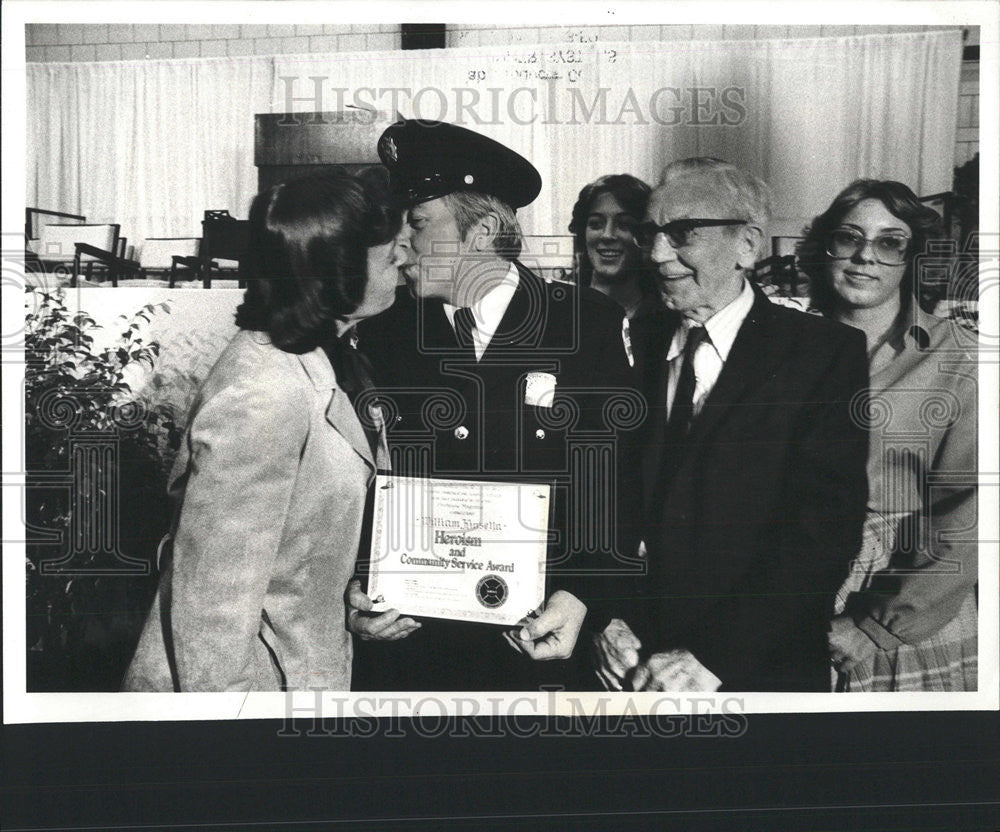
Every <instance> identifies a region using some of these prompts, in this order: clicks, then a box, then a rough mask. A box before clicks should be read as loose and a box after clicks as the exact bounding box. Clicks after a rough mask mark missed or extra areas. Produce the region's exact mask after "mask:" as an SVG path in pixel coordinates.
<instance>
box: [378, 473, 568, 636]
mask: <svg viewBox="0 0 1000 832" xmlns="http://www.w3.org/2000/svg"><path fill="white" fill-rule="evenodd" d="M550 490H551V487H550V486H549V485H545V484H541V485H539V484H535V483H530V484H529V483H509V482H488V481H470V480H446V479H432V478H420V477H394V476H388V475H382V474H380V475H379V476H378V477H377V478H376V480H375V517H374V524H373V528H372V547H371V568H370V571H369V579H368V594H369V596H370V597H371V598H372V600H373V601H374V602H375V607H374V609H375V611H376V612H382V611H384V610H387V609H396V610H399V611H400V612H401V613H404V614H407V615H417V616H427V617H431V618H450V619H455V620H459V621H477V622H483V623H489V624H502V625H506V626H510V625H513V624H516V623H517V622H518V621H520V620H521V619H522V618H524V616H526V615H527V614H528V613H529V612H531V611H533V610H534V609H536V608H537V607H538V606H539V605H540V604H541V603H542V601H543V600H544V597H545V596H544V593H545V556H546V541H547V538H548V527H549V498H550Z"/></svg>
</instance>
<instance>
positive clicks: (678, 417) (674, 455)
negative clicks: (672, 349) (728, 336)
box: [659, 326, 708, 493]
mask: <svg viewBox="0 0 1000 832" xmlns="http://www.w3.org/2000/svg"><path fill="white" fill-rule="evenodd" d="M707 340H708V332H706V331H705V327H703V326H696V327H692V328H691V329H690V330H689V331H688V337H687V342H686V343H685V344H684V359H683V363H682V364H681V372H680V376H679V377H678V379H677V391H676V392H675V393H674V402H673V405H672V406H671V408H670V418H669V419H668V420H667V427H666V430H665V431H664V435H663V457H662V461H661V463H660V464H661V468H660V481H659V488H660V489H661V493H666V492H665V491H662V489H665V488H666V487H667V486H668V485H669V483H670V481H671V480H672V479H673V476H674V474H675V473H676V471H677V467H678V466H679V465H680V462H681V460H682V459H683V457H684V450H685V449H684V440H685V437H686V436H687V433H688V431H689V430H690V428H691V421H692V418H693V416H694V388H695V381H696V379H695V375H694V354H695V352H697V350H698V347H699V345H700V344H702V343H704V342H705V341H707ZM664 369H666V368H664Z"/></svg>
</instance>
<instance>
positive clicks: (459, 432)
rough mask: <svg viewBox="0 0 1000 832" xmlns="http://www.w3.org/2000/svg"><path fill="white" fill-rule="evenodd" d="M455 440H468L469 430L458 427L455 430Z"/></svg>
mask: <svg viewBox="0 0 1000 832" xmlns="http://www.w3.org/2000/svg"><path fill="white" fill-rule="evenodd" d="M455 438H456V439H468V438H469V429H468V428H467V427H466V426H465V425H459V426H458V427H457V428H455Z"/></svg>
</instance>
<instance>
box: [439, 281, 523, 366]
mask: <svg viewBox="0 0 1000 832" xmlns="http://www.w3.org/2000/svg"><path fill="white" fill-rule="evenodd" d="M519 280H520V278H519V276H518V273H517V267H516V266H515V265H514V264H513V263H511V264H510V269H509V270H508V271H507V274H506V275H504V278H503V280H501V281H499V282H498V283H497V285H496V286H494V287H493V288H492V289H490V290H489V291H488V292H486V294H484V295H483V296H482V297H481V298H479V300H477V301H476V302H475V303H474V304H473V305H472V306H470V307H469V308H470V310H471V311H472V318H473V320H474V321H475V326H474V327H473V328H472V346H473V347H474V348H475V350H476V361H481V360H482V358H483V353H485V352H486V348H487V347H488V346H489V345H490V341H491V340H493V335H494V334H495V333H496V331H497V327H499V326H500V322H501V321H502V320H503V316H504V313H505V312H506V311H507V307H508V306H509V305H510V299H511V298H512V297H514V292H515V291H516V290H517V285H518V282H519ZM457 308H458V307H455V306H452V305H451V304H450V303H446V304H444V314H445V315H446V316H447V317H448V323H449V324H451V328H452V329H454V328H455V310H456V309H457Z"/></svg>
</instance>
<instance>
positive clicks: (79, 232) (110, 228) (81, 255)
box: [28, 223, 139, 286]
mask: <svg viewBox="0 0 1000 832" xmlns="http://www.w3.org/2000/svg"><path fill="white" fill-rule="evenodd" d="M120 239H121V238H120V237H119V226H118V225H117V223H48V224H44V225H41V226H39V229H38V239H37V240H29V241H28V247H29V249H31V250H32V251H33V253H34V255H35V257H36V258H37V261H38V263H39V264H40V266H41V268H42V269H43V270H45V271H52V272H54V273H56V274H63V275H68V277H69V284H70V286H76V284H77V280H78V279H79V277H80V275H81V274H83V275H84V276H85V278H86V279H87V280H88V281H92V280H93V277H94V270H95V269H97V270H98V271H103V272H104V273H105V274H106V275H107V277H108V279H109V280H110V281H111V285H112V286H117V285H118V277H119V275H121V274H128V273H133V272H137V271H138V268H139V264H138V263H136V262H134V261H132V260H127V259H125V258H124V257H122V256H121V255H122V246H121V243H120Z"/></svg>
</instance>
